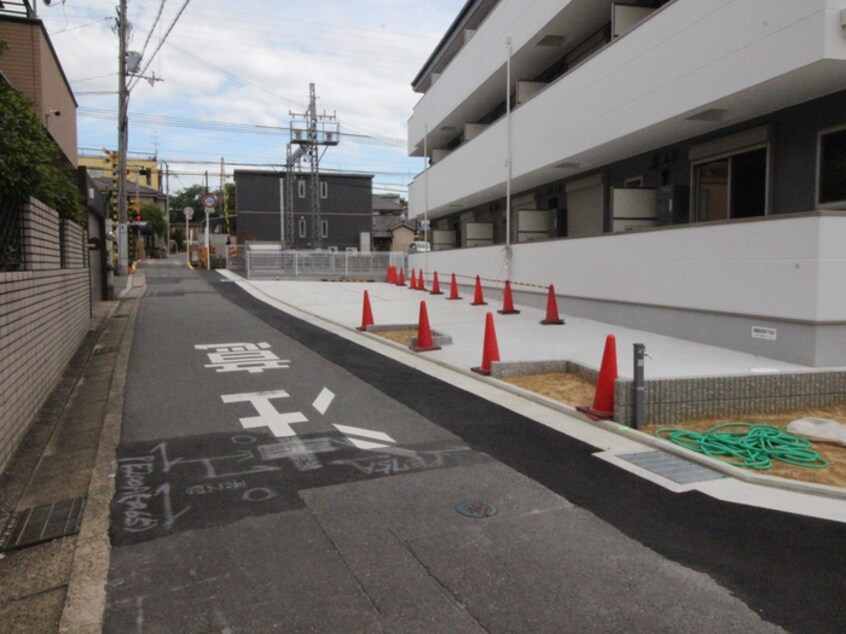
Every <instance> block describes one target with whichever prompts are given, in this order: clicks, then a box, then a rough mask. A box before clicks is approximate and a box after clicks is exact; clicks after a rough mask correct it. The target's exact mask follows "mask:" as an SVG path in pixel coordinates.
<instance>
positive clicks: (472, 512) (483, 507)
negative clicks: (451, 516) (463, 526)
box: [455, 500, 499, 519]
mask: <svg viewBox="0 0 846 634" xmlns="http://www.w3.org/2000/svg"><path fill="white" fill-rule="evenodd" d="M455 510H456V511H458V512H459V513H461V514H462V515H463V516H464V517H472V518H473V519H482V518H484V517H493V516H494V515H496V514H497V513H499V511H498V510H497V508H496V507H495V506H494V505H493V504H488V503H487V502H479V501H478V500H467V501H465V502H460V503H459V504H457V505H456V507H455Z"/></svg>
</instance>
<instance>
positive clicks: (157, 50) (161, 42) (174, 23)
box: [129, 0, 191, 90]
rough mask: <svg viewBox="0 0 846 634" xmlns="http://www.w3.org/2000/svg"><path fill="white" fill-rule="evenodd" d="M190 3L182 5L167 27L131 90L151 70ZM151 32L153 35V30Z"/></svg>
mask: <svg viewBox="0 0 846 634" xmlns="http://www.w3.org/2000/svg"><path fill="white" fill-rule="evenodd" d="M189 2H191V0H185V2H183V3H182V6H181V7H180V8H179V12H178V13H177V14H176V17H174V18H173V22H171V23H170V26H169V27H167V31H165V34H164V37H162V39H161V40H159V43H158V46H156V50H154V51H153V53H152V55H150V58H149V59H148V60H147V63H146V64H144V68H142V69H141V71H140V72H139V73H136V76H135V81H134V82H132V84H131V85H130V86H129V89H130V90H132V88H134V87H135V86H136V85H137V84H138V82H139V81H141V78H142V76H143V75H144V73H146V72H147V69H148V68H150V64H151V63H152V62H153V60H154V59H155V58H156V55H157V54H158V52H159V50H161V48H162V45H163V44H164V43H165V41H166V40H167V37H168V35H170V32H171V31H172V30H173V27H175V26H176V23H177V22H178V21H179V17H180V16H181V15H182V12H183V11H185V9H186V8H187V7H188V3H189ZM150 32H151V33H152V30H151V31H150Z"/></svg>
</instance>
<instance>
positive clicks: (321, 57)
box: [40, 0, 465, 184]
mask: <svg viewBox="0 0 846 634" xmlns="http://www.w3.org/2000/svg"><path fill="white" fill-rule="evenodd" d="M464 3H465V2H464V0H430V1H428V2H425V1H423V0H414V1H412V0H357V1H356V2H345V1H342V0H311V1H310V2H289V1H285V2H264V1H259V0H244V1H242V2H239V3H238V5H237V10H236V9H233V4H232V3H231V2H224V1H223V0H203V1H202V2H200V1H199V0H194V2H191V3H190V4H189V5H188V7H187V9H186V10H185V12H184V13H183V15H182V17H181V18H180V19H179V21H178V22H177V23H176V26H175V27H174V28H173V30H172V32H171V33H170V35H169V36H168V38H167V41H166V43H165V44H164V45H163V46H162V47H161V50H160V51H159V53H158V55H157V57H156V59H154V61H153V62H152V63H151V65H150V68H149V73H153V72H154V73H155V75H156V76H157V77H161V78H162V79H163V80H164V81H161V82H155V84H154V85H152V86H151V85H148V83H147V82H145V81H141V82H139V83H138V84H137V85H136V86H135V87H134V89H133V93H132V97H131V101H130V122H131V123H130V150H135V151H139V152H144V153H149V154H152V153H154V152H157V153H158V155H159V156H160V157H161V158H163V159H164V160H172V161H174V164H176V163H180V164H181V163H183V162H184V164H185V165H188V164H190V163H189V161H192V160H196V161H204V160H213V158H212V157H213V156H215V155H216V156H218V157H220V156H224V157H227V162H230V159H229V157H232V159H231V162H234V161H235V160H238V161H243V162H245V163H254V164H259V165H260V164H270V162H271V161H276V162H277V163H278V162H281V161H282V157H283V156H284V145H285V142H286V138H285V136H284V135H283V134H281V133H280V132H279V131H278V130H277V131H274V130H272V129H269V128H273V127H278V128H283V129H286V128H287V127H288V125H289V121H290V118H291V117H290V114H289V112H290V111H291V110H293V111H300V110H302V109H303V108H304V107H305V105H306V104H307V101H308V89H309V84H310V83H314V84H315V85H316V90H317V95H318V110H319V111H321V112H322V111H323V110H324V109H325V110H326V111H328V112H329V113H332V112H334V113H337V116H338V120H339V121H340V125H341V129H342V131H344V132H347V133H350V134H355V135H369V136H371V137H375V138H382V139H394V140H399V141H400V144H401V145H402V146H403V147H396V146H391V145H386V144H384V143H382V144H378V143H377V142H374V141H373V140H366V139H362V138H361V137H360V136H349V137H344V140H343V142H342V143H341V145H339V146H337V147H332V148H329V150H328V151H327V153H326V157H325V159H324V160H326V161H329V162H335V163H336V164H338V165H341V166H342V167H343V169H351V170H358V171H379V172H382V173H384V174H385V178H390V179H392V180H391V182H392V183H399V184H405V183H407V180H408V179H407V174H408V173H413V172H416V171H417V170H418V168H419V161H414V160H412V159H409V158H408V157H406V156H405V151H404V141H405V136H406V122H407V120H408V118H409V116H410V114H411V111H412V108H413V106H414V104H415V103H416V101H417V100H418V98H419V96H418V95H415V94H414V93H413V92H412V90H411V87H410V82H411V80H412V79H413V77H414V76H415V75H416V74H417V72H418V71H419V69H420V67H421V66H422V65H423V63H424V62H425V61H426V59H427V58H428V56H429V55H430V53H431V51H432V50H433V48H434V46H436V44H437V43H438V41H439V40H440V38H441V37H442V36H443V34H444V32H445V30H446V29H447V28H448V26H449V25H450V24H451V23H452V21H453V20H454V18H455V16H456V15H457V14H458V12H459V11H460V9H461V7H462V6H463V5H464ZM181 5H182V3H180V2H176V3H174V2H169V3H167V4H166V5H165V6H166V8H165V10H164V12H163V14H162V19H161V21H160V24H159V25H158V26H157V27H156V28H155V30H154V32H153V36H152V37H151V38H150V42H149V44H148V46H147V50H146V53H145V57H146V59H149V56H150V54H151V53H152V52H153V50H154V49H155V47H156V46H157V45H158V41H159V40H160V38H161V37H162V36H163V35H164V33H165V31H166V29H167V28H168V26H169V25H170V24H171V23H172V21H173V19H174V17H175V13H176V11H177V10H178V8H179V7H180V6H181ZM158 9H159V3H158V2H154V1H153V0H150V1H147V2H132V3H130V13H129V17H130V21H131V22H132V24H133V25H134V29H133V36H132V41H131V45H130V49H132V50H138V49H140V48H142V47H143V45H144V42H145V40H146V38H147V34H148V32H149V30H150V27H151V25H152V24H153V20H154V19H155V16H156V12H157V11H158ZM40 13H41V15H40V17H41V18H42V19H43V20H44V21H45V24H46V25H47V28H48V31H49V32H51V33H53V34H54V35H52V38H53V43H54V46H55V47H56V50H57V52H58V55H59V58H60V60H61V62H62V64H63V66H64V68H65V72H66V75H67V76H68V78H69V79H70V81H71V82H72V86H73V88H74V90H75V92H76V93H77V99H78V101H79V103H80V106H81V108H82V114H84V115H85V116H83V117H81V118H80V124H79V144H80V146H81V147H82V148H86V147H101V146H107V147H114V146H115V145H116V142H115V141H114V138H115V134H116V133H115V127H116V125H115V122H114V121H105V120H102V119H93V120H92V119H91V118H90V115H89V114H86V113H87V111H88V110H90V109H108V110H111V111H114V110H116V97H115V95H113V94H112V95H95V94H88V93H93V92H98V91H105V92H109V91H111V92H113V91H115V90H116V83H117V77H116V72H117V37H116V36H115V34H114V33H113V32H112V30H111V27H112V26H113V20H112V19H111V18H112V17H113V16H114V2H113V0H74V2H73V3H67V4H66V5H61V6H55V5H53V6H51V7H45V8H44V9H43V10H42V11H40ZM145 61H146V60H145ZM141 114H143V115H147V116H151V117H154V116H159V117H171V118H172V117H179V118H183V119H192V120H211V121H220V122H229V123H233V124H239V125H253V126H267V128H262V129H260V130H262V131H264V133H263V134H260V135H258V134H246V133H243V132H239V131H237V130H236V129H231V130H227V129H214V130H210V129H205V130H204V129H200V128H201V127H202V126H192V127H191V128H176V127H173V126H164V125H159V126H156V125H155V123H154V122H150V121H147V122H144V123H140V122H139V123H136V124H133V123H132V117H133V115H136V116H137V115H141ZM257 130H259V129H255V130H253V132H255V131H257ZM218 160H219V159H218ZM194 171H197V170H196V169H195V170H194ZM391 174H395V175H399V176H390V177H389V175H391ZM186 178H187V176H186Z"/></svg>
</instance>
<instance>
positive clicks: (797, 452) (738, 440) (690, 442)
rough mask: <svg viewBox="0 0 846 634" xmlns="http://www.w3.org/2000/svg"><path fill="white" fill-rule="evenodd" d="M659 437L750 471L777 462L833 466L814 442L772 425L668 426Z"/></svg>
mask: <svg viewBox="0 0 846 634" xmlns="http://www.w3.org/2000/svg"><path fill="white" fill-rule="evenodd" d="M655 435H656V436H658V437H659V438H663V439H665V440H669V441H670V442H672V443H675V444H676V445H679V446H681V447H685V448H687V449H691V450H693V451H697V452H699V453H703V454H705V455H707V456H711V457H712V458H719V459H720V460H723V461H725V462H728V463H730V464H733V465H735V466H738V467H746V468H747V469H756V470H759V471H766V470H768V469H772V466H773V460H778V461H780V462H784V463H786V464H789V465H794V466H797V467H806V468H808V469H825V468H826V467H828V466H829V463H828V461H827V460H826V459H825V458H823V457H822V456H821V455H820V454H819V453H817V452H816V451H815V450H814V449H813V448H812V444H811V441H810V440H808V439H807V438H800V437H799V436H795V435H793V434H789V433H787V432H786V431H784V430H782V429H779V428H778V427H773V426H772V425H753V424H751V423H742V422H729V423H722V424H720V425H717V426H715V427H712V428H711V429H709V430H708V431H705V432H696V431H690V430H687V429H678V428H675V427H664V428H662V429H658V430H656V431H655Z"/></svg>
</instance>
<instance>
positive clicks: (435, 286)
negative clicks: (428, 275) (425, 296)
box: [429, 271, 443, 295]
mask: <svg viewBox="0 0 846 634" xmlns="http://www.w3.org/2000/svg"><path fill="white" fill-rule="evenodd" d="M429 295H443V293H442V292H441V285H440V284H439V283H438V272H437V271H435V272H434V273H433V274H432V290H431V291H429Z"/></svg>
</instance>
